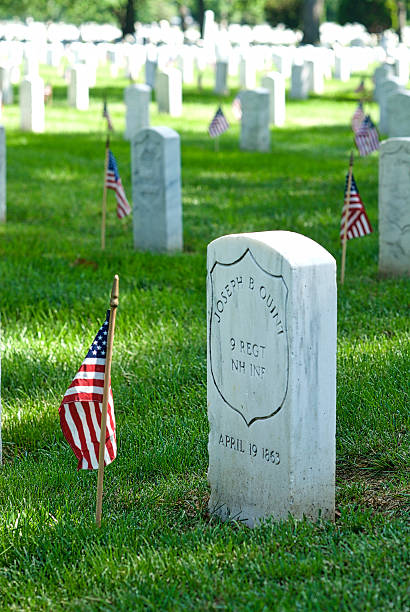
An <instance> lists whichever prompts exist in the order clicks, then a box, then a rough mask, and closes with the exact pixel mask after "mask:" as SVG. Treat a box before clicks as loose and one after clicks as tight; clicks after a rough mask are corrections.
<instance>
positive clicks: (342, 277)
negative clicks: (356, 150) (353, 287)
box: [340, 151, 353, 285]
mask: <svg viewBox="0 0 410 612" xmlns="http://www.w3.org/2000/svg"><path fill="white" fill-rule="evenodd" d="M352 176H353V151H352V152H351V153H350V161H349V173H348V175H347V192H346V215H345V223H344V227H343V239H342V267H341V271H340V284H341V285H343V283H344V281H345V266H346V245H347V225H348V221H349V206H350V190H351V187H352ZM343 207H344V206H343Z"/></svg>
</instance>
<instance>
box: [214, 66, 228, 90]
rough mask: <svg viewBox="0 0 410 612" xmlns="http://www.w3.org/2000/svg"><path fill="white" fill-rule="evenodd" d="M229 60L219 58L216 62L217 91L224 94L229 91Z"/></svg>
mask: <svg viewBox="0 0 410 612" xmlns="http://www.w3.org/2000/svg"><path fill="white" fill-rule="evenodd" d="M227 83H228V62H225V61H223V60H218V61H217V62H216V64H215V89H214V91H215V93H216V94H219V95H221V96H224V95H225V94H227V93H228V86H227Z"/></svg>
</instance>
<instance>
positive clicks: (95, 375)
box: [73, 371, 104, 382]
mask: <svg viewBox="0 0 410 612" xmlns="http://www.w3.org/2000/svg"><path fill="white" fill-rule="evenodd" d="M78 378H80V379H81V378H82V379H83V380H104V372H81V371H78V372H77V374H76V375H75V376H74V378H73V382H74V381H75V380H77V379H78Z"/></svg>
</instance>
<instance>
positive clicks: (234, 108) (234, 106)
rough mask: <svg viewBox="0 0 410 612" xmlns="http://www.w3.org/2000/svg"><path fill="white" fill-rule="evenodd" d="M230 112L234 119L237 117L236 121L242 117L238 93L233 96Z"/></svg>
mask: <svg viewBox="0 0 410 612" xmlns="http://www.w3.org/2000/svg"><path fill="white" fill-rule="evenodd" d="M232 112H233V116H234V117H235V119H237V120H238V121H240V120H241V119H242V105H241V99H240V97H239V95H238V96H235V98H234V99H233V102H232Z"/></svg>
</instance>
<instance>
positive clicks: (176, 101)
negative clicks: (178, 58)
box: [155, 68, 182, 117]
mask: <svg viewBox="0 0 410 612" xmlns="http://www.w3.org/2000/svg"><path fill="white" fill-rule="evenodd" d="M155 95H156V99H157V104H158V112H159V113H167V114H169V115H171V117H180V116H181V115H182V74H181V71H180V70H178V69H177V68H168V70H166V71H165V72H158V74H157V77H156V84H155Z"/></svg>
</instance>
